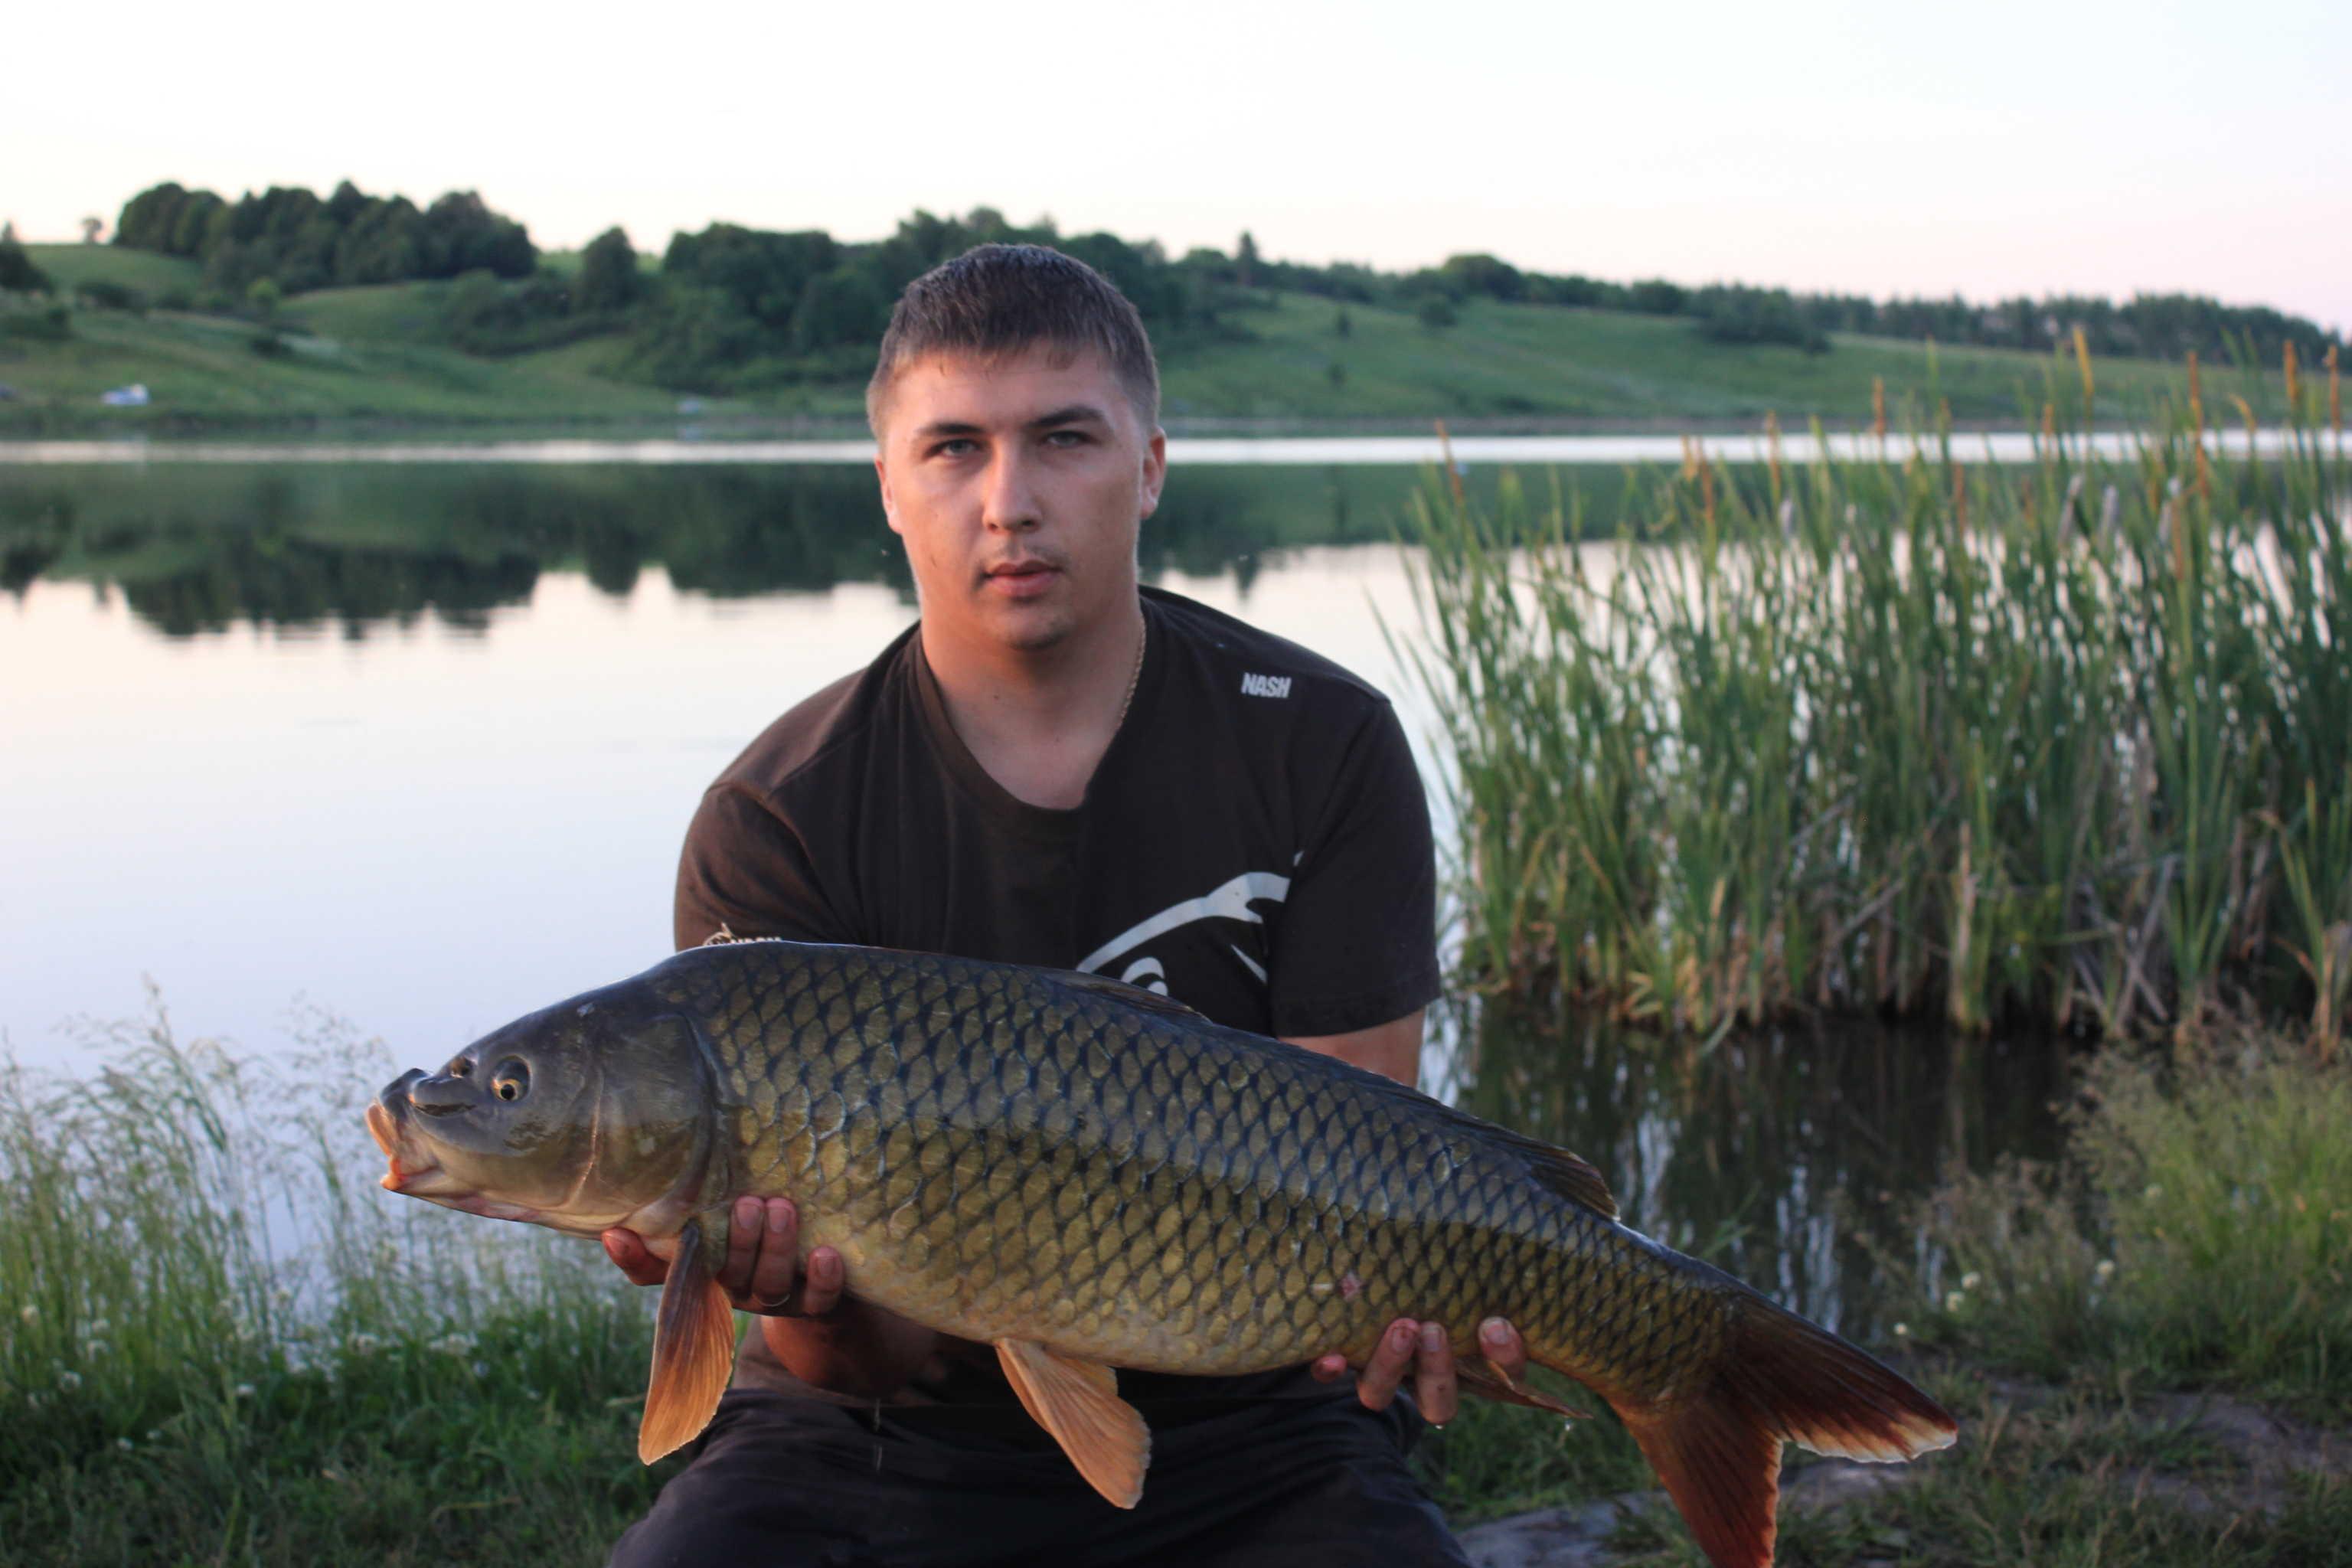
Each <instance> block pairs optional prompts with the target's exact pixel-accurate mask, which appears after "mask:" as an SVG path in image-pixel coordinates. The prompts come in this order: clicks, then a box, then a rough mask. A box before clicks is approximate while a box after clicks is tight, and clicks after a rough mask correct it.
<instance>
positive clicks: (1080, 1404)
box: [996, 1340, 1151, 1508]
mask: <svg viewBox="0 0 2352 1568" xmlns="http://www.w3.org/2000/svg"><path fill="white" fill-rule="evenodd" d="M996 1356H997V1360H999V1361H1000V1362H1002V1363H1003V1365H1004V1375H1005V1376H1006V1377H1007V1378H1008V1379H1010V1380H1011V1381H1012V1384H1013V1393H1015V1394H1019V1395H1020V1396H1021V1405H1022V1408H1024V1409H1025V1410H1027V1411H1028V1412H1029V1414H1030V1415H1032V1416H1034V1418H1035V1419H1036V1422H1037V1425H1038V1426H1043V1427H1044V1428H1045V1430H1046V1431H1048V1432H1050V1433H1052V1434H1053V1435H1054V1441H1055V1442H1056V1443H1059V1444H1060V1445H1061V1446H1062V1452H1064V1453H1065V1454H1067V1455H1068V1456H1069V1457H1070V1463H1072V1464H1074V1465H1076V1466H1077V1468H1078V1474H1080V1475H1081V1476H1084V1477H1085V1478H1086V1479H1087V1485H1088V1486H1090V1487H1092V1488H1094V1489H1095V1490H1097V1491H1098V1492H1100V1493H1102V1495H1103V1496H1104V1497H1105V1498H1107V1499H1108V1500H1110V1501H1111V1503H1112V1504H1113V1505H1114V1506H1116V1507H1118V1508H1133V1507H1134V1506H1135V1504H1136V1501H1137V1500H1138V1499H1139V1498H1141V1497H1142V1496H1143V1471H1144V1468H1145V1467H1146V1466H1148V1465H1149V1464H1150V1462H1151V1428H1150V1427H1149V1426H1145V1425H1144V1423H1143V1417H1142V1416H1141V1415H1137V1414H1136V1410H1135V1406H1133V1405H1129V1403H1128V1402H1127V1401H1126V1400H1124V1399H1121V1398H1120V1397H1119V1396H1118V1373H1115V1372H1113V1371H1112V1370H1111V1369H1110V1368H1109V1367H1108V1366H1105V1365H1104V1364H1103V1363H1100V1362H1098V1361H1087V1360H1084V1359H1082V1358H1080V1357H1078V1356H1073V1355H1066V1354H1064V1353H1063V1352H1060V1351H1057V1350H1055V1349H1054V1348H1053V1347H1052V1346H1050V1345H1046V1344H1041V1343H1040V1342H1037V1341H1035V1340H999V1341H997V1342H996Z"/></svg>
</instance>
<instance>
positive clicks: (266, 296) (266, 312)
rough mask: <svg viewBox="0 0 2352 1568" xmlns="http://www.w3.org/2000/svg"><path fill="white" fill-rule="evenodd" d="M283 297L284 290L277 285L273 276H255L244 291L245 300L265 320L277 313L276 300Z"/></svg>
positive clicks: (284, 294)
mask: <svg viewBox="0 0 2352 1568" xmlns="http://www.w3.org/2000/svg"><path fill="white" fill-rule="evenodd" d="M285 297H286V292H285V290H284V289H280V288H278V280H277V279H274V278H257V279H254V280H253V283H252V285H251V287H249V288H247V289H246V291H245V302H246V303H247V304H248V305H250V306H252V307H253V311H254V314H256V315H257V316H259V317H260V318H261V319H262V320H263V321H268V320H269V319H270V318H271V317H272V316H275V315H276V314H278V300H282V299H284V298H285Z"/></svg>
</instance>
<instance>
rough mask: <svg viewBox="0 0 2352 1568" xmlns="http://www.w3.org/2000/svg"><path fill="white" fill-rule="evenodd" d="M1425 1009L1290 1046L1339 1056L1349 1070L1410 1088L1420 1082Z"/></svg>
mask: <svg viewBox="0 0 2352 1568" xmlns="http://www.w3.org/2000/svg"><path fill="white" fill-rule="evenodd" d="M1427 1011H1428V1010H1427V1009H1426V1008H1423V1007H1416V1008H1414V1009H1413V1010H1412V1012H1410V1013H1407V1014H1406V1015H1405V1016H1403V1017H1402V1018H1391V1019H1390V1020H1389V1021H1388V1022H1387V1023H1385V1024H1375V1025H1373V1026H1371V1027H1370V1028H1369V1029H1355V1030H1351V1031H1349V1033H1347V1034H1344V1035H1299V1036H1294V1037H1291V1039H1290V1044H1292V1045H1294V1046H1297V1047H1300V1048H1301V1049H1303V1050H1309V1051H1316V1052H1319V1053H1320V1054H1322V1055H1324V1056H1327V1057H1337V1058H1339V1059H1340V1060H1341V1061H1343V1062H1346V1063H1347V1064H1348V1065H1349V1067H1357V1068H1363V1069H1364V1070H1365V1071H1366V1072H1376V1073H1378V1074H1380V1075H1381V1077H1382V1078H1392V1079H1396V1080H1397V1082H1399V1083H1401V1084H1402V1085H1404V1086H1405V1087H1406V1088H1407V1089H1412V1088H1415V1087H1417V1086H1418V1085H1419V1084H1420V1082H1421V1026H1422V1019H1423V1016H1424V1015H1425V1014H1426V1013H1427Z"/></svg>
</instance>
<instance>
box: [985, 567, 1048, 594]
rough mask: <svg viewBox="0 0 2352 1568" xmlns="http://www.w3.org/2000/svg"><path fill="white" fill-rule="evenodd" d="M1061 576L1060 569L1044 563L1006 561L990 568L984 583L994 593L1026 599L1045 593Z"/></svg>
mask: <svg viewBox="0 0 2352 1568" xmlns="http://www.w3.org/2000/svg"><path fill="white" fill-rule="evenodd" d="M1061 574H1062V572H1061V568H1060V567H1058V566H1055V565H1052V564H1050V563H1046V562H1044V561H1006V562H1003V563H999V564H997V565H994V566H991V567H990V568H988V570H987V572H986V574H984V577H983V581H985V582H986V583H987V584H988V587H989V591H990V592H992V593H994V594H998V595H1003V596H1004V597H1006V598H1010V599H1025V598H1030V597H1033V596H1034V595H1038V594H1041V593H1044V592H1045V589H1046V588H1047V587H1048V586H1049V585H1050V584H1052V583H1053V582H1054V580H1055V578H1057V577H1059V576H1060V575H1061Z"/></svg>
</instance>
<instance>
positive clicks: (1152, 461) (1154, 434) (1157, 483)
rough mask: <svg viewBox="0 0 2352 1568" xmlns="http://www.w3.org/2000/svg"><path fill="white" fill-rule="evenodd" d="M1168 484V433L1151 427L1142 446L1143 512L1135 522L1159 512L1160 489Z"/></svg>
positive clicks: (1138, 514) (1155, 426)
mask: <svg viewBox="0 0 2352 1568" xmlns="http://www.w3.org/2000/svg"><path fill="white" fill-rule="evenodd" d="M1167 482H1168V432H1167V431H1165V430H1162V429H1161V428H1160V426H1157V425H1154V426H1152V427H1151V438H1150V440H1149V441H1146V442H1145V443H1144V445H1143V510H1141V511H1140V512H1139V513H1137V514H1136V516H1137V520H1138V521H1141V520H1142V519H1143V518H1147V517H1150V515H1151V514H1152V513H1153V512H1155V511H1158V510H1160V487H1161V486H1163V485H1165V484H1166V483H1167Z"/></svg>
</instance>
